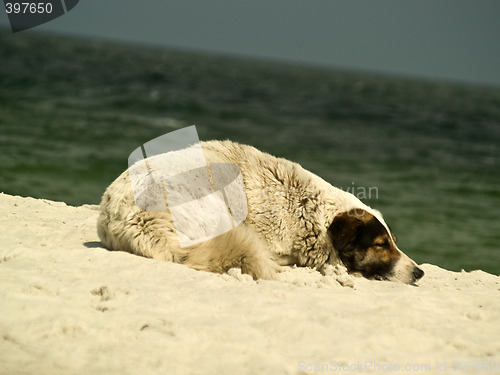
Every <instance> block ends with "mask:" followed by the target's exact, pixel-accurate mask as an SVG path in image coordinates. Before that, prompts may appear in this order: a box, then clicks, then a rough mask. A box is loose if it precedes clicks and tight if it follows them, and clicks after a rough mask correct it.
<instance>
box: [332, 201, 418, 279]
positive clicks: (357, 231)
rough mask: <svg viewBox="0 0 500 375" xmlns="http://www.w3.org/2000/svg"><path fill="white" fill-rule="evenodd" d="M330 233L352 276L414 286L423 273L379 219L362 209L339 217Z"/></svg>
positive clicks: (334, 221)
mask: <svg viewBox="0 0 500 375" xmlns="http://www.w3.org/2000/svg"><path fill="white" fill-rule="evenodd" d="M329 233H330V235H331V237H332V243H333V247H334V248H335V250H336V251H337V253H338V255H339V258H340V260H341V261H342V262H343V263H344V265H345V266H346V267H347V270H348V271H349V272H352V273H354V272H359V273H361V274H362V275H363V276H364V277H366V278H368V279H375V280H393V281H400V282H404V283H407V284H413V283H415V282H416V281H417V280H419V279H421V278H422V276H424V271H422V270H421V269H420V268H418V267H417V265H416V263H415V262H414V261H413V260H411V259H410V258H408V257H407V256H406V255H405V254H403V253H402V252H401V250H399V249H398V247H397V246H396V238H395V237H394V235H393V234H392V233H391V232H390V230H389V229H388V227H386V226H384V225H383V224H382V223H381V222H380V221H379V219H377V218H376V217H375V216H374V215H372V214H371V213H369V212H367V211H365V210H363V209H353V210H351V211H348V212H344V213H341V214H340V215H337V216H336V217H335V219H334V220H333V222H332V224H331V226H330V228H329Z"/></svg>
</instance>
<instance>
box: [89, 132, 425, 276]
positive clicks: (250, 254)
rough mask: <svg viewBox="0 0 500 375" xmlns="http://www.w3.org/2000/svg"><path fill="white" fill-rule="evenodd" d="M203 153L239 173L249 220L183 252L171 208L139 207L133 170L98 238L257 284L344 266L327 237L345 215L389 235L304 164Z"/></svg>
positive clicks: (245, 149) (105, 208)
mask: <svg viewBox="0 0 500 375" xmlns="http://www.w3.org/2000/svg"><path fill="white" fill-rule="evenodd" d="M201 146H202V149H203V153H204V155H205V159H206V161H207V163H209V164H210V163H231V164H234V165H236V166H238V167H239V168H240V170H241V173H242V176H243V182H244V186H245V192H246V196H247V205H248V216H247V218H246V220H245V221H244V222H243V223H242V224H240V225H238V226H237V227H236V228H235V229H233V230H231V231H229V232H227V233H224V234H222V235H220V236H218V237H216V238H213V239H210V240H207V241H205V242H202V243H199V244H196V245H192V246H189V247H184V248H182V247H180V244H179V240H178V239H177V235H176V230H175V227H174V225H173V221H172V217H171V215H170V212H169V210H168V208H167V209H166V210H160V211H152V210H142V209H140V208H139V207H138V206H137V205H136V204H135V201H134V197H133V194H132V189H131V186H130V179H129V172H128V170H127V171H125V172H123V174H122V175H120V176H119V177H118V178H117V179H116V180H115V181H114V182H113V183H112V184H111V185H110V186H109V187H108V189H107V190H106V192H105V193H104V195H103V197H102V202H101V211H100V215H99V219H98V224H97V230H98V234H99V237H100V238H101V241H102V243H103V244H104V246H106V247H107V248H109V249H116V250H123V251H128V252H131V253H134V254H138V255H142V256H146V257H150V258H155V259H162V260H167V261H172V262H178V263H183V264H185V265H187V266H189V267H192V268H194V269H199V270H206V271H213V272H227V271H228V270H229V269H230V268H233V267H238V268H241V269H242V272H244V273H248V274H250V275H252V276H253V277H254V278H265V279H272V278H273V277H274V275H275V273H276V272H277V271H279V265H290V264H297V265H299V266H310V267H315V268H317V269H321V268H322V267H324V266H325V265H326V264H338V263H341V262H340V260H339V258H338V256H337V254H336V251H335V249H333V245H332V241H331V238H330V236H329V235H328V233H327V230H328V228H329V226H330V224H331V223H332V221H333V219H334V218H335V216H336V215H338V214H339V213H342V212H345V211H349V210H351V209H353V208H361V209H364V210H366V211H367V212H369V213H371V214H373V215H374V216H375V217H376V218H377V219H378V220H379V221H380V222H381V223H383V225H384V226H385V227H386V228H387V229H388V227H387V224H385V222H384V220H383V218H382V215H381V214H380V213H379V212H378V211H376V210H373V209H371V208H370V207H368V206H367V205H365V204H364V203H362V202H361V201H360V200H359V199H357V198H356V197H355V196H354V195H352V194H350V193H348V192H344V191H342V190H341V189H338V188H335V187H333V186H332V185H330V184H328V183H327V182H325V181H324V180H323V179H321V178H320V177H318V176H316V175H314V174H312V173H311V172H309V171H306V170H305V169H303V168H302V167H301V166H300V165H299V164H296V163H293V162H290V161H288V160H285V159H280V158H276V157H274V156H271V155H269V154H266V153H263V152H261V151H258V150H257V149H255V148H253V147H251V146H245V145H240V144H237V143H233V142H230V141H210V142H201ZM185 162H186V163H189V161H188V160H187V161H185ZM388 230H389V229H388ZM399 263H401V264H399ZM399 263H398V265H397V266H396V268H395V270H396V271H397V272H395V276H394V279H395V280H399V281H403V282H408V280H409V279H410V278H411V270H410V268H411V267H410V265H414V264H415V263H414V262H413V261H411V259H409V258H408V257H406V256H405V255H404V254H403V256H402V257H401V261H400V262H399Z"/></svg>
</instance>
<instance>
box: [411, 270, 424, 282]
mask: <svg viewBox="0 0 500 375" xmlns="http://www.w3.org/2000/svg"><path fill="white" fill-rule="evenodd" d="M412 275H413V278H414V279H415V281H417V280H420V279H421V278H422V277H423V276H424V271H422V270H421V269H420V268H418V267H415V268H414V269H413V273H412Z"/></svg>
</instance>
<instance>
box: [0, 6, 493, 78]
mask: <svg viewBox="0 0 500 375" xmlns="http://www.w3.org/2000/svg"><path fill="white" fill-rule="evenodd" d="M0 7H1V9H2V12H0V26H8V25H9V23H8V22H9V21H8V18H7V15H6V13H5V12H4V11H3V10H4V9H5V8H4V6H3V4H0ZM38 30H40V31H42V30H43V31H50V32H57V33H63V34H67V35H75V36H86V37H92V38H102V39H110V40H119V41H129V42H133V43H141V44H150V45H159V46H166V47H176V48H183V49H189V50H194V51H197V50H198V51H205V52H215V53H223V54H229V55H239V56H251V57H257V58H263V59H272V60H279V61H288V62H298V63H306V64H313V65H320V66H327V67H333V68H342V69H353V70H361V71H370V72H380V73H386V74H387V73H389V74H397V75H407V76H414V77H423V78H430V79H440V80H452V81H462V82H468V83H478V84H487V85H495V86H497V87H499V86H500V1H498V0H480V1H473V0H433V1H430V0H418V1H413V0H344V1H339V0H307V1H306V0H266V1H263V0H254V1H249V0H247V1H240V0H148V1H139V0H135V1H132V0H80V2H79V3H78V5H76V7H75V8H73V9H72V10H71V11H69V12H68V13H67V14H65V15H63V16H61V17H59V18H57V19H55V20H53V21H51V22H48V23H46V24H43V25H40V26H38V27H36V28H34V29H30V30H26V31H22V32H23V33H32V32H37V31H38ZM16 35H18V34H13V37H15V36H16Z"/></svg>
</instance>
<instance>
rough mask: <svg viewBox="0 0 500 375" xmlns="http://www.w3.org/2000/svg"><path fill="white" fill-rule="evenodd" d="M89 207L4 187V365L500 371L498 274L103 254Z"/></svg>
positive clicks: (93, 369) (0, 317)
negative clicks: (374, 271)
mask: <svg viewBox="0 0 500 375" xmlns="http://www.w3.org/2000/svg"><path fill="white" fill-rule="evenodd" d="M97 214H98V212H97V207H96V206H82V207H71V206H67V205H66V204H64V203H61V202H52V201H47V200H37V199H32V198H22V197H17V196H10V195H6V194H0V294H1V296H0V300H1V302H0V334H1V336H0V340H1V341H0V348H1V349H0V364H1V365H0V374H90V373H94V374H301V373H311V374H316V373H318V374H325V373H327V374H329V373H356V372H366V373H371V372H372V373H388V372H392V373H398V372H409V371H412V372H422V373H426V374H440V373H443V372H445V371H446V372H449V373H460V374H464V373H483V374H485V373H486V374H488V373H500V339H499V337H500V293H499V292H500V277H498V276H495V275H491V274H488V273H486V272H483V271H473V272H464V271H463V272H452V271H448V270H445V269H442V268H440V267H438V266H435V265H431V264H423V265H422V266H421V267H422V269H423V270H424V271H425V273H426V275H425V277H424V278H423V279H422V280H421V281H420V282H419V283H418V286H410V285H404V284H399V283H394V282H380V281H369V280H365V279H362V278H357V277H352V276H350V275H348V274H347V273H346V272H345V269H343V268H341V267H336V268H333V267H332V268H331V269H329V272H328V273H327V275H321V274H320V273H318V272H316V271H314V270H311V269H304V268H302V269H300V268H294V269H287V270H286V271H284V272H283V273H281V274H280V276H279V277H280V280H278V281H262V280H259V281H254V280H252V279H251V277H250V276H247V275H242V274H241V273H240V272H239V270H237V269H233V270H231V271H230V272H229V273H228V274H222V275H220V274H211V273H206V272H201V271H194V270H191V269H189V268H187V267H185V266H182V265H179V264H172V263H168V262H162V261H157V260H151V259H146V258H142V257H139V256H135V255H131V254H128V253H124V252H110V251H108V250H106V249H104V248H102V247H101V246H100V243H99V239H98V237H97V234H96V229H95V225H96V219H97ZM471 256H474V254H473V249H471ZM495 370H496V371H495Z"/></svg>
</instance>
